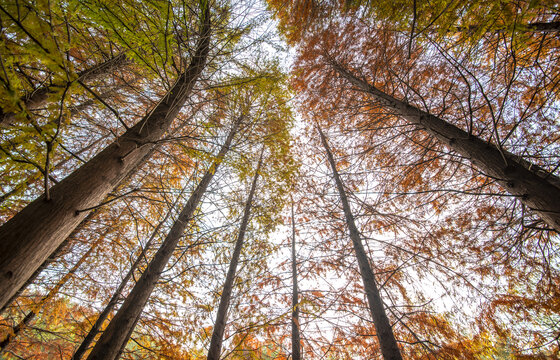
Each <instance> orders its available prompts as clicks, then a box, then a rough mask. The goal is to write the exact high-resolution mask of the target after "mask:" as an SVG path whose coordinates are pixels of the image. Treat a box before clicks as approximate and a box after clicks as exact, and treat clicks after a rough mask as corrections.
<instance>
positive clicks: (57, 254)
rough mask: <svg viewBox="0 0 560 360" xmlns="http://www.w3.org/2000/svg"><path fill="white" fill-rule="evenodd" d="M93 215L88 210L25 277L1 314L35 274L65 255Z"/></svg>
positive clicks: (1, 311) (33, 278) (93, 213)
mask: <svg viewBox="0 0 560 360" xmlns="http://www.w3.org/2000/svg"><path fill="white" fill-rule="evenodd" d="M94 216H95V212H90V213H89V214H88V216H86V217H85V219H83V220H82V222H81V223H80V224H79V225H78V226H77V227H76V228H75V229H74V231H72V233H71V234H70V236H68V237H67V238H66V239H65V240H64V241H63V242H62V243H61V244H60V245H59V246H58V247H57V248H56V250H55V251H53V253H52V254H51V255H50V256H49V257H48V258H47V259H46V260H45V261H43V263H42V264H41V266H39V267H38V268H37V270H35V272H34V273H33V275H31V277H30V278H29V279H27V281H26V282H25V283H24V284H23V285H22V286H21V287H20V288H19V289H17V291H16V292H15V293H14V295H12V297H11V298H10V299H8V301H6V304H5V305H4V306H3V307H2V308H1V309H0V314H2V313H3V312H4V311H5V310H6V309H7V308H8V307H9V306H10V305H11V304H12V303H13V302H14V301H16V299H17V298H18V297H19V296H20V295H21V294H22V293H23V291H24V290H25V289H27V287H28V286H29V285H31V284H32V283H33V282H34V281H35V279H37V276H39V274H40V273H41V272H42V271H43V270H45V269H46V268H47V266H49V265H50V264H52V263H53V262H55V261H56V260H57V259H59V258H61V257H62V256H64V255H66V254H67V253H68V251H69V248H70V244H71V243H72V241H73V240H74V237H75V235H76V234H77V233H78V232H79V231H81V230H82V229H83V227H84V226H85V225H86V224H88V223H89V221H90V220H91V219H92V218H93V217H94Z"/></svg>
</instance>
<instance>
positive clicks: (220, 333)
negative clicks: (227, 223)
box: [207, 152, 263, 360]
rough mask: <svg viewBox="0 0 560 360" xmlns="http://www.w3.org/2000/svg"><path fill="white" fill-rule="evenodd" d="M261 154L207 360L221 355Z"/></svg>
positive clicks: (218, 359) (218, 358) (230, 264)
mask: <svg viewBox="0 0 560 360" xmlns="http://www.w3.org/2000/svg"><path fill="white" fill-rule="evenodd" d="M262 158H263V153H262V152H261V156H260V159H259V163H258V165H257V169H256V171H255V176H254V177H253V182H252V184H251V190H250V191H249V197H248V198H247V202H245V209H244V210H243V218H242V219H241V225H240V226H239V233H238V234H237V239H236V241H235V248H234V249H233V254H232V255H231V261H230V263H229V269H228V272H227V275H226V281H225V283H224V287H223V289H222V295H221V297H220V305H219V306H218V313H217V314H216V321H215V322H214V329H213V330H212V338H211V339H210V348H209V350H208V357H207V359H208V360H220V355H221V353H222V341H223V338H224V330H225V328H226V322H227V313H228V308H229V303H230V300H231V292H232V290H233V282H234V280H235V273H236V271H237V265H238V263H239V256H240V255H241V249H242V248H243V240H244V239H245V232H246V231H247V225H248V224H249V217H250V215H251V206H252V204H253V196H254V195H255V189H256V188H257V179H258V178H259V171H260V168H261V164H262Z"/></svg>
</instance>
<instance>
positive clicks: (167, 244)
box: [87, 122, 238, 360]
mask: <svg viewBox="0 0 560 360" xmlns="http://www.w3.org/2000/svg"><path fill="white" fill-rule="evenodd" d="M237 126H238V122H236V124H234V127H233V129H232V130H231V132H230V134H229V135H228V138H227V139H226V142H225V143H224V145H223V146H222V148H221V150H220V152H219V154H218V156H217V158H216V160H215V162H214V163H213V164H212V166H211V167H210V169H208V171H206V173H205V174H204V176H203V177H202V180H201V181H200V183H199V184H198V186H197V187H196V189H195V190H194V192H193V193H192V195H191V196H190V198H189V200H188V201H187V203H186V204H185V206H184V208H183V210H181V213H180V214H179V216H178V218H177V220H176V221H175V223H174V224H173V226H172V227H171V230H170V231H169V233H168V234H167V236H166V238H165V240H164V241H163V243H162V245H161V247H160V248H159V249H158V251H157V252H156V254H155V255H154V257H153V258H152V260H151V261H150V264H148V266H147V267H146V270H145V271H144V272H143V273H142V276H141V277H140V279H139V280H138V282H136V285H135V286H134V288H133V289H132V291H131V292H130V294H129V295H128V296H127V297H126V299H125V301H124V303H123V305H122V306H121V307H120V309H119V311H118V312H117V314H116V315H115V317H114V318H113V319H112V320H111V322H110V323H109V325H108V326H107V329H105V331H104V332H103V334H102V335H101V337H100V338H99V340H98V341H97V343H96V344H95V346H94V347H93V350H92V351H91V353H90V354H89V356H88V358H87V359H88V360H94V359H95V360H113V359H116V357H117V356H118V354H119V353H120V351H121V349H122V348H123V347H124V346H125V344H126V342H127V341H128V339H129V337H130V334H131V333H132V329H133V328H134V325H135V324H136V322H137V321H138V318H139V317H140V315H141V314H142V311H143V310H144V306H145V305H146V303H147V301H148V299H149V297H150V295H151V293H152V291H153V289H154V287H155V286H156V283H157V282H158V280H159V278H160V276H161V273H162V272H163V270H164V268H165V266H166V265H167V263H168V262H169V259H170V258H171V256H172V255H173V251H174V250H175V248H176V247H177V244H178V243H179V240H181V238H182V237H183V233H184V232H185V229H186V228H187V226H188V225H189V223H190V222H191V220H192V218H193V216H194V213H195V210H196V209H197V207H198V204H199V203H200V200H201V199H202V196H203V195H204V193H205V191H206V189H207V187H208V185H209V184H210V181H211V180H212V177H213V176H214V174H215V173H216V170H217V168H218V166H219V165H220V163H221V162H222V160H223V158H224V157H225V155H226V153H227V151H228V150H229V147H230V144H231V141H232V139H233V136H234V134H235V132H236V130H237Z"/></svg>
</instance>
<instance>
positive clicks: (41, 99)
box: [0, 53, 130, 126]
mask: <svg viewBox="0 0 560 360" xmlns="http://www.w3.org/2000/svg"><path fill="white" fill-rule="evenodd" d="M129 62H130V61H129V60H128V59H127V57H126V55H125V54H124V53H121V54H119V55H117V56H115V57H113V58H111V59H109V60H107V61H104V62H102V63H100V64H97V65H94V66H92V67H91V68H89V69H86V70H84V71H81V72H79V73H78V77H77V79H76V80H74V81H82V82H84V81H90V80H94V79H95V78H97V77H99V76H103V75H106V74H110V73H112V72H114V71H115V70H117V69H119V68H122V67H123V66H125V65H127V64H128V63H129ZM64 86H66V84H63V85H58V86H57V85H51V86H46V85H45V86H42V87H39V88H37V89H35V90H34V91H33V92H32V93H31V94H29V95H27V96H25V97H23V98H22V99H21V100H20V102H21V103H22V104H23V109H24V110H37V109H40V108H42V107H44V106H45V104H46V103H47V100H48V98H49V96H50V95H51V94H53V93H55V92H57V91H59V90H60V88H61V87H62V88H64ZM16 115H17V114H16V113H13V112H8V113H3V112H1V111H0V126H8V125H10V123H11V122H12V121H13V120H14V119H15V117H16Z"/></svg>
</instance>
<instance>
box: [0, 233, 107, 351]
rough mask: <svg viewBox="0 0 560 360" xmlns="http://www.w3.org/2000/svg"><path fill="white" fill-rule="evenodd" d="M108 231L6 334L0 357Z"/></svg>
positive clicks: (0, 346) (0, 349)
mask: <svg viewBox="0 0 560 360" xmlns="http://www.w3.org/2000/svg"><path fill="white" fill-rule="evenodd" d="M109 231H110V230H106V231H105V233H104V234H103V235H101V236H100V237H99V238H98V239H97V240H95V241H94V242H93V244H91V246H90V247H89V249H88V250H87V251H86V252H85V253H84V254H83V255H82V256H81V257H80V259H79V260H78V261H77V262H76V263H75V264H74V266H72V268H71V269H70V270H69V271H68V272H67V273H66V274H65V275H64V276H63V277H62V278H61V279H60V280H59V281H58V283H57V284H56V285H55V286H54V287H53V288H52V289H51V290H50V291H49V292H48V293H47V295H45V296H44V297H43V298H42V299H41V300H40V301H39V302H38V303H36V304H34V305H33V306H32V307H31V311H30V312H29V313H28V314H27V315H26V316H25V317H24V318H23V319H22V320H21V321H20V322H19V323H18V324H17V325H16V326H14V327H13V328H12V331H11V332H10V333H8V335H7V336H6V338H4V340H2V341H1V342H0V355H1V354H2V353H3V352H4V351H5V350H6V348H7V347H8V345H10V343H11V342H12V340H13V339H15V338H16V337H17V336H18V334H19V333H20V332H21V331H22V330H23V329H25V328H26V327H28V326H29V324H30V323H31V321H32V320H33V319H35V316H37V314H38V313H39V311H41V309H42V308H43V306H44V305H45V304H46V303H47V302H49V301H50V300H51V299H52V298H53V297H54V296H55V295H56V294H58V292H59V291H60V289H61V288H62V287H63V286H64V285H65V284H66V283H67V282H68V280H70V279H71V278H72V276H74V274H75V273H76V271H77V270H78V269H79V268H80V266H82V264H83V263H84V262H85V261H86V260H87V259H88V258H89V256H90V255H91V253H92V252H93V250H95V249H96V248H97V246H99V244H100V243H101V241H103V240H104V239H105V236H107V234H108V233H109Z"/></svg>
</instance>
